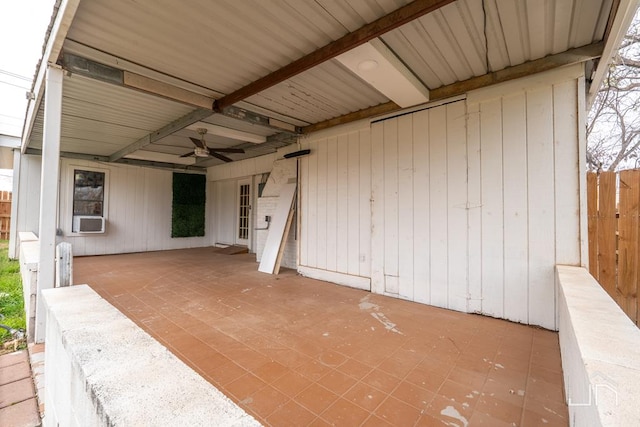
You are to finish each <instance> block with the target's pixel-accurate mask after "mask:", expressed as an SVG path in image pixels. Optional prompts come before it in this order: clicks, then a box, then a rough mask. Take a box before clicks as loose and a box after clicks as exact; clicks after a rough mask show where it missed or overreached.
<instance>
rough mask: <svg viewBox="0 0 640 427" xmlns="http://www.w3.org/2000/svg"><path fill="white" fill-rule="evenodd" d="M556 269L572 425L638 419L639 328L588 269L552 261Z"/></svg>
mask: <svg viewBox="0 0 640 427" xmlns="http://www.w3.org/2000/svg"><path fill="white" fill-rule="evenodd" d="M556 273H557V276H558V282H559V284H560V287H559V306H558V309H559V313H558V315H559V320H560V323H559V324H560V351H561V354H562V370H563V372H564V384H565V394H566V398H567V405H568V407H569V417H570V421H571V425H575V426H632V425H638V422H639V420H640V404H639V402H640V389H639V388H638V384H640V330H638V328H637V327H636V326H635V325H634V324H633V322H631V320H630V319H629V318H628V317H627V316H626V315H625V314H624V312H623V311H622V310H621V309H620V307H618V305H617V304H616V303H615V302H614V301H613V300H612V299H611V298H610V297H609V295H608V294H607V293H606V292H605V291H604V290H603V289H602V287H601V286H600V285H599V284H598V282H596V280H595V279H594V278H593V277H592V276H591V275H590V274H589V272H588V271H587V270H585V269H584V268H581V267H570V266H557V267H556Z"/></svg>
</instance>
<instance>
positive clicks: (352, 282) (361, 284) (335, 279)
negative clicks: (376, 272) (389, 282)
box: [298, 265, 371, 291]
mask: <svg viewBox="0 0 640 427" xmlns="http://www.w3.org/2000/svg"><path fill="white" fill-rule="evenodd" d="M298 273H300V274H301V275H303V276H304V277H309V278H311V279H316V280H323V281H325V282H331V283H336V284H338V285H343V286H348V287H350V288H356V289H363V290H365V291H370V290H371V279H370V278H368V277H362V276H352V275H350V274H343V273H337V272H335V271H328V270H320V269H318V268H312V267H305V266H303V265H299V266H298Z"/></svg>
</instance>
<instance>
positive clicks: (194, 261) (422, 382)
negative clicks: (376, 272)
mask: <svg viewBox="0 0 640 427" xmlns="http://www.w3.org/2000/svg"><path fill="white" fill-rule="evenodd" d="M74 262H75V264H74V277H75V282H76V283H87V284H89V285H91V286H92V287H93V289H95V290H96V291H97V292H98V293H99V294H100V295H102V296H103V297H104V298H106V299H107V300H108V301H109V302H111V303H112V304H113V305H114V306H116V307H117V308H118V309H119V310H121V311H122V312H123V313H124V314H125V315H127V316H128V317H129V318H131V319H132V320H133V321H134V322H136V323H137V324H138V325H140V326H141V327H142V328H144V329H145V330H146V331H147V332H149V333H150V334H151V335H152V336H154V337H155V338H156V339H157V340H158V341H160V342H161V343H163V344H164V345H165V346H167V348H169V349H170V350H171V351H172V352H173V353H175V354H176V355H177V356H178V357H179V358H181V359H182V360H183V361H184V362H185V363H187V364H188V365H189V366H191V367H192V368H193V369H195V370H196V371H197V372H199V373H200V374H201V375H202V376H203V377H204V378H206V379H207V380H208V381H210V382H211V383H212V384H213V385H215V386H216V387H217V388H218V389H220V390H221V391H222V392H223V393H225V394H226V395H227V396H229V397H230V398H231V399H233V400H234V401H235V402H236V403H237V404H238V405H240V406H241V407H242V408H244V409H245V410H246V411H247V412H249V413H251V414H252V415H253V416H255V417H256V418H257V419H258V420H259V421H260V422H261V423H263V424H264V425H272V426H305V425H309V426H311V425H313V426H322V425H341V426H357V425H380V426H384V425H393V426H414V425H415V426H425V425H426V426H429V425H442V424H444V425H451V426H456V425H459V426H467V425H469V426H484V425H486V426H520V425H521V426H539V425H545V426H566V425H568V421H567V408H566V405H565V403H564V396H563V388H562V371H561V364H560V351H559V347H558V335H557V334H556V333H553V332H549V331H546V330H542V329H538V328H534V327H528V326H523V325H518V324H514V323H510V322H507V321H502V320H497V319H493V318H489V317H484V316H479V315H472V314H463V313H458V312H454V311H449V310H444V309H439V308H434V307H429V306H427V305H423V304H416V303H412V302H408V301H402V300H399V299H395V298H389V297H384V296H380V295H375V294H371V293H368V292H365V291H361V290H356V289H350V288H347V287H343V286H338V285H334V284H330V283H326V282H321V281H317V280H312V279H308V278H303V277H300V276H298V275H297V274H296V273H295V271H292V270H283V271H282V272H281V274H280V275H278V276H271V275H267V274H263V273H259V272H257V264H256V263H255V256H252V255H224V254H220V253H218V250H217V249H215V248H200V249H189V250H177V251H163V252H151V253H140V254H128V255H116V256H99V257H82V258H76V259H75V261H74Z"/></svg>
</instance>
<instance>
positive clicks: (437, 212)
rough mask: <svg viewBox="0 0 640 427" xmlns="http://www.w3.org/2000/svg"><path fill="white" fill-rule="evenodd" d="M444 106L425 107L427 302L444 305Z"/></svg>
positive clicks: (445, 286)
mask: <svg viewBox="0 0 640 427" xmlns="http://www.w3.org/2000/svg"><path fill="white" fill-rule="evenodd" d="M447 119H448V117H447V108H446V106H441V107H436V108H432V109H430V110H429V181H428V182H425V183H424V185H427V186H428V187H429V222H428V224H429V236H430V242H429V243H430V244H431V248H430V249H429V253H430V259H429V260H426V262H429V263H430V264H431V266H430V273H431V275H430V278H429V281H430V283H431V289H430V290H431V295H430V300H431V304H433V305H435V306H438V307H447V296H448V293H449V292H448V289H447V286H448V274H449V266H448V256H447V252H448V244H449V241H448V235H447V230H448V220H449V217H448V210H449V206H448V199H447V145H448V142H449V141H447V129H448V126H447Z"/></svg>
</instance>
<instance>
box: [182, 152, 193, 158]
mask: <svg viewBox="0 0 640 427" xmlns="http://www.w3.org/2000/svg"><path fill="white" fill-rule="evenodd" d="M194 154H195V151H192V152H190V153H187V154H183V155H182V156H180V157H189V156H193V155H194Z"/></svg>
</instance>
